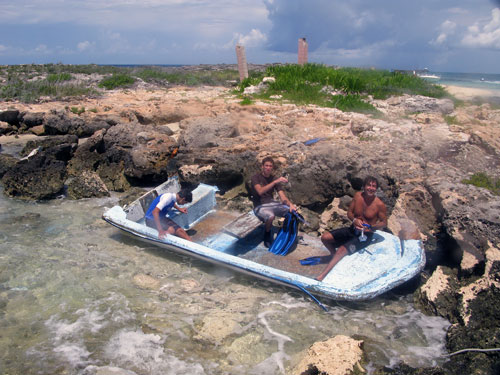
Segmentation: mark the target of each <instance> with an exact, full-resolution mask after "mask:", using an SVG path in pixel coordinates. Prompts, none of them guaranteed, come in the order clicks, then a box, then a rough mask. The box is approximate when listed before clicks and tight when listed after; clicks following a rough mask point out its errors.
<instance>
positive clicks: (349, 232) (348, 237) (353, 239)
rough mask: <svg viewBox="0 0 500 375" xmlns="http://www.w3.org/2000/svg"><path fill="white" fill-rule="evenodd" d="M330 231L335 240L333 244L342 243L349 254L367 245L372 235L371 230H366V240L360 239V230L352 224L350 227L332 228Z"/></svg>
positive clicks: (339, 244) (340, 244) (338, 244)
mask: <svg viewBox="0 0 500 375" xmlns="http://www.w3.org/2000/svg"><path fill="white" fill-rule="evenodd" d="M330 233H331V235H332V236H333V239H334V240H335V245H336V246H342V245H344V246H345V248H346V249H347V252H348V253H349V254H353V253H355V252H356V251H359V250H361V249H363V248H365V247H366V246H368V245H369V244H370V242H371V241H372V237H373V232H367V233H365V235H366V241H360V240H359V235H360V234H361V232H360V231H359V230H357V229H355V228H354V226H353V225H351V226H350V227H344V228H339V229H335V230H332V231H331V232H330Z"/></svg>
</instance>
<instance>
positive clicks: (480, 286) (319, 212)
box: [0, 87, 500, 374]
mask: <svg viewBox="0 0 500 375" xmlns="http://www.w3.org/2000/svg"><path fill="white" fill-rule="evenodd" d="M372 104H373V105H374V106H375V107H376V108H377V109H378V110H379V111H380V112H382V113H383V116H378V117H373V116H368V115H363V114H358V113H347V112H342V111H340V110H337V109H327V108H319V107H316V106H312V105H309V106H297V105H294V104H286V103H262V102H257V103H255V104H252V105H241V104H240V99H238V98H237V97H235V96H234V95H232V93H231V90H230V89H228V88H223V87H196V88H185V87H172V88H169V89H168V90H165V89H158V88H154V87H138V88H136V89H134V90H114V91H110V92H108V93H106V94H104V95H103V96H101V97H98V98H83V99H79V100H72V101H67V102H52V101H46V102H42V103H37V104H25V103H16V102H10V103H0V134H1V135H0V144H2V152H1V153H0V177H1V178H2V180H1V181H2V185H3V190H4V193H5V194H7V195H8V196H10V197H13V198H19V199H30V200H42V199H52V198H55V197H57V196H59V195H61V194H66V195H67V196H68V198H71V199H81V198H89V197H100V196H105V195H108V194H109V192H110V191H121V192H125V191H127V192H133V191H134V188H135V187H140V186H146V185H148V186H151V185H154V184H156V183H159V182H162V181H164V180H165V179H167V178H168V177H169V176H171V175H174V174H178V175H179V177H180V180H181V182H182V183H183V184H185V185H194V184H197V183H199V182H204V183H209V184H215V185H217V186H218V187H219V188H220V189H221V196H220V203H221V204H222V205H226V206H228V207H230V208H232V209H239V210H242V211H243V210H246V209H248V208H249V205H250V203H249V201H248V198H247V197H246V192H245V189H244V183H245V181H246V180H247V179H248V178H249V176H251V175H252V174H253V173H254V172H255V171H256V170H257V169H258V166H259V160H261V159H262V158H263V157H264V156H267V155H272V156H274V157H275V158H276V159H277V160H278V162H279V168H280V170H281V171H283V172H286V173H287V174H288V175H289V176H290V182H291V188H290V192H289V195H290V197H291V199H292V200H293V202H294V203H296V204H298V205H299V206H300V207H301V212H302V213H303V214H304V216H306V218H307V220H308V221H309V222H310V223H311V226H310V227H309V228H308V229H307V230H308V231H310V232H312V233H313V234H320V233H321V232H322V231H323V230H325V229H330V228H333V227H336V226H339V225H342V224H344V223H345V220H346V219H345V208H346V202H348V201H349V200H350V197H351V196H352V195H353V193H354V192H355V191H356V190H357V189H359V188H360V182H361V180H362V178H363V177H364V176H366V175H367V174H371V175H375V176H376V177H378V178H379V181H380V185H381V191H380V194H381V198H382V199H383V200H384V201H385V202H386V204H387V205H388V207H389V212H390V218H389V227H390V229H391V230H392V231H393V232H394V233H395V234H399V235H401V236H406V235H412V236H415V235H418V236H420V238H422V240H423V241H424V244H425V247H426V251H427V254H426V255H427V259H428V263H427V266H426V270H425V272H423V273H422V275H421V277H420V280H417V282H416V283H414V284H415V285H417V287H415V291H414V298H415V301H416V304H417V305H418V306H419V307H420V308H421V309H422V310H423V311H425V312H426V313H428V314H434V315H440V316H443V317H445V318H447V319H448V320H449V321H450V322H451V323H452V326H451V327H450V329H449V331H448V335H447V349H448V351H449V352H450V353H453V352H456V351H458V350H462V349H466V348H479V349H486V348H498V347H500V313H498V308H497V304H498V301H499V287H500V285H499V283H500V217H499V213H500V197H499V196H497V195H494V194H493V193H492V192H490V191H488V190H486V189H484V188H478V187H475V186H473V185H468V184H465V183H464V182H463V181H464V179H466V178H469V177H470V176H471V175H472V174H474V173H479V172H481V173H486V174H487V175H490V176H493V177H496V178H498V177H499V171H498V165H500V110H499V109H495V108H494V107H492V106H490V105H489V104H482V105H473V104H467V103H466V104H465V105H461V106H455V104H454V103H453V101H451V100H449V99H432V98H427V97H420V96H401V97H393V98H390V99H388V100H384V101H372ZM73 108H84V109H85V110H84V111H75V110H73ZM78 112H80V113H78ZM310 140H315V142H312V143H308V142H307V141H310ZM354 339H358V338H354ZM349 345H353V344H352V343H350V344H349ZM356 345H358V344H357V342H356ZM325 347H326V348H327V349H325V353H328V350H331V348H330V349H328V348H329V346H328V345H327V346H325ZM356 358H358V357H356ZM359 358H360V357H359ZM359 358H358V359H356V362H359V361H360V359H359ZM316 359H317V358H316ZM306 362H307V360H306ZM308 363H309V364H312V365H313V367H314V366H315V364H314V359H310V361H309V362H308ZM330 366H334V365H332V364H330ZM316 368H319V367H318V366H316ZM321 368H322V370H321V371H325V368H324V367H321ZM499 369H500V354H497V352H489V353H485V352H477V351H476V352H472V351H469V352H465V353H461V354H457V355H454V356H452V357H450V361H448V362H446V363H445V364H444V365H443V366H442V367H441V368H428V369H412V368H410V367H408V366H406V365H404V364H401V365H400V366H399V367H397V368H396V369H388V368H386V369H378V370H377V374H458V373H465V374H469V373H481V374H496V373H498V371H499ZM357 371H361V370H360V369H359V368H358V370H357ZM298 373H300V372H298ZM311 373H314V372H311ZM331 373H334V372H331Z"/></svg>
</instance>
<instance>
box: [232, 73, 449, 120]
mask: <svg viewBox="0 0 500 375" xmlns="http://www.w3.org/2000/svg"><path fill="white" fill-rule="evenodd" d="M265 76H269V77H274V79H275V80H274V81H271V82H269V83H268V84H267V86H266V88H265V90H262V91H260V92H259V93H258V94H254V96H255V97H256V98H259V99H264V100H271V99H272V98H273V97H276V96H279V97H280V98H281V99H283V100H288V101H290V102H293V103H296V104H316V105H318V106H322V107H333V108H338V109H341V110H343V111H356V112H365V113H376V112H377V111H376V109H375V107H374V106H373V105H371V104H370V103H369V97H372V98H373V99H386V98H388V97H389V96H392V95H403V94H412V95H423V96H429V97H433V98H442V97H444V96H446V92H445V90H444V89H443V88H442V87H441V86H437V85H433V84H431V83H429V82H428V81H426V80H424V79H422V78H419V77H417V76H412V75H409V74H403V73H397V72H389V71H386V70H375V69H359V68H335V67H329V66H325V65H320V64H305V65H273V66H269V67H268V68H267V70H266V72H265V73H257V74H254V75H251V76H250V77H249V78H247V79H245V80H244V81H243V82H242V83H241V84H240V86H239V92H241V93H243V92H244V90H245V88H247V87H249V86H256V85H258V84H260V82H262V79H263V77H265Z"/></svg>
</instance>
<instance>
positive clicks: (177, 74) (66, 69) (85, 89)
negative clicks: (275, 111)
mask: <svg viewBox="0 0 500 375" xmlns="http://www.w3.org/2000/svg"><path fill="white" fill-rule="evenodd" d="M75 74H80V75H82V74H83V75H91V74H98V75H101V76H103V79H102V80H101V81H100V82H99V83H98V84H97V86H96V84H95V83H92V82H95V80H93V79H92V80H89V82H90V83H78V84H74V83H73V82H72V81H71V80H72V79H73V78H74V77H73V75H75ZM137 79H141V80H143V81H145V82H148V83H151V84H155V85H156V86H160V87H168V86H171V85H187V86H200V85H207V86H230V85H232V84H233V83H235V82H237V81H238V79H239V74H238V71H237V70H234V69H219V68H216V69H211V68H209V67H207V68H206V69H204V68H203V67H202V68H201V69H189V68H188V69H185V68H176V67H159V66H158V67H156V66H142V67H121V66H109V65H95V64H87V65H64V64H44V65H37V64H23V65H4V66H1V65H0V100H5V101H9V100H20V101H23V102H34V101H37V100H39V99H40V97H49V98H51V99H63V98H68V97H74V96H81V95H94V96H95V95H97V94H99V92H102V90H110V89H115V88H128V87H130V86H131V85H133V84H134V82H135V81H136V80H137ZM83 81H85V79H83Z"/></svg>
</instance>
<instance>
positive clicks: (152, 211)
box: [145, 189, 193, 241]
mask: <svg viewBox="0 0 500 375" xmlns="http://www.w3.org/2000/svg"><path fill="white" fill-rule="evenodd" d="M192 201H193V194H192V193H191V191H190V190H188V189H182V190H180V191H179V192H178V193H177V194H176V193H165V194H161V195H159V196H158V197H156V199H155V200H154V201H153V202H152V203H151V204H150V205H149V208H148V211H147V212H146V215H145V219H146V225H147V226H148V227H150V228H154V229H156V230H158V238H163V237H165V235H167V234H173V235H176V236H177V237H181V238H184V239H185V240H188V241H191V237H189V235H188V234H187V233H186V231H185V230H184V229H182V228H181V227H180V226H179V225H178V224H177V223H176V222H175V221H173V220H172V219H169V218H168V217H167V216H166V215H167V213H168V212H169V211H170V210H171V209H172V208H175V209H176V210H178V211H180V212H182V213H183V214H185V213H187V208H183V207H179V206H178V205H184V204H186V203H191V202H192Z"/></svg>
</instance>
